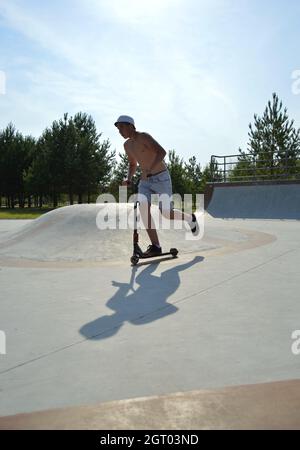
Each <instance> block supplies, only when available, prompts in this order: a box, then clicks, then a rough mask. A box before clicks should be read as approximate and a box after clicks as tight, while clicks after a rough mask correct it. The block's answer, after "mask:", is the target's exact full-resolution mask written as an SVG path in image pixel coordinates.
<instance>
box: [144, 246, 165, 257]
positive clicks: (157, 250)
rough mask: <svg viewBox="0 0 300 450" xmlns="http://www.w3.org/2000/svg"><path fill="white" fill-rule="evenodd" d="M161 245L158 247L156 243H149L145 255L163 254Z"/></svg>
mask: <svg viewBox="0 0 300 450" xmlns="http://www.w3.org/2000/svg"><path fill="white" fill-rule="evenodd" d="M161 253H162V251H161V247H158V246H157V245H155V244H152V245H149V246H148V248H147V250H146V251H145V252H144V255H145V256H159V255H161Z"/></svg>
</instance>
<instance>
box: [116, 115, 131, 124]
mask: <svg viewBox="0 0 300 450" xmlns="http://www.w3.org/2000/svg"><path fill="white" fill-rule="evenodd" d="M120 122H123V123H124V122H125V123H131V124H132V125H134V126H135V123H134V120H133V118H132V117H130V116H120V117H119V118H118V120H117V121H116V122H115V126H117V124H118V123H120Z"/></svg>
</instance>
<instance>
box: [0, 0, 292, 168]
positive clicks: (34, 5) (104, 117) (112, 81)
mask: <svg viewBox="0 0 300 450" xmlns="http://www.w3.org/2000/svg"><path fill="white" fill-rule="evenodd" d="M299 17H300V2H299V1H298V0H288V1H283V0H260V1H258V0H151V1H149V0H60V1H58V0H51V1H50V0H48V1H44V2H41V1H37V0H0V42H1V46H0V71H1V73H2V80H3V74H5V79H6V82H5V94H4V92H3V81H2V92H1V86H0V128H3V127H5V126H6V125H7V124H8V122H10V121H12V122H13V123H14V124H15V125H16V127H17V128H18V129H19V130H20V131H21V132H23V133H24V134H32V135H33V136H39V135H40V134H41V133H42V131H43V130H44V129H45V128H46V127H47V126H49V125H50V124H51V123H52V121H53V120H56V119H59V118H61V117H62V116H63V114H64V113H65V112H69V113H70V114H71V115H73V114H75V113H76V112H78V111H84V112H87V113H89V114H91V115H92V116H93V117H94V119H95V121H96V124H97V128H98V130H99V132H102V133H103V134H102V137H103V138H105V139H107V138H108V139H109V140H110V141H111V143H112V148H113V149H116V150H117V151H118V152H119V151H122V149H123V140H122V138H121V136H119V135H118V133H117V130H116V128H115V127H114V126H113V123H114V121H115V119H116V118H117V117H118V116H119V115H120V114H128V115H132V116H133V117H134V118H135V121H136V125H137V129H138V130H139V131H147V132H149V133H150V134H152V135H153V137H154V138H156V139H157V140H158V141H159V142H160V143H161V145H162V146H163V147H164V148H165V149H166V150H170V149H175V150H176V152H177V153H179V154H180V155H181V156H182V157H183V158H184V159H185V160H187V159H188V158H189V157H191V156H193V155H195V156H196V157H197V160H198V161H200V162H201V163H202V165H204V164H206V163H207V162H208V161H209V160H210V156H211V155H212V154H216V155H224V154H235V153H237V151H238V148H239V147H242V148H244V149H245V148H246V143H247V133H248V125H249V123H250V122H251V121H252V120H253V115H254V113H258V114H262V113H263V110H264V108H265V106H266V104H267V101H268V100H269V99H270V98H271V96H272V93H273V92H277V93H278V95H279V97H280V98H281V99H282V100H283V103H284V105H285V106H286V107H287V108H288V111H289V115H290V117H291V118H293V119H295V124H296V126H297V127H300V89H298V90H299V94H298V95H296V94H295V92H293V90H292V84H293V83H295V81H293V80H292V73H293V72H294V71H296V70H300V57H299V54H300V52H299V42H300V31H299V30H300V27H299ZM299 78H300V75H299ZM0 80H1V78H0ZM0 83H1V81H0ZM299 86H300V85H299ZM298 90H297V91H296V92H298ZM294 91H295V89H294Z"/></svg>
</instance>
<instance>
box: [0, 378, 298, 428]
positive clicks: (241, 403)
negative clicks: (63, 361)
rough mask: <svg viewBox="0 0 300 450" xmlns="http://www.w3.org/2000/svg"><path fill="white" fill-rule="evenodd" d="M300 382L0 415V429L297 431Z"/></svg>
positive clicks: (293, 381) (237, 387)
mask: <svg viewBox="0 0 300 450" xmlns="http://www.w3.org/2000/svg"><path fill="white" fill-rule="evenodd" d="M299 403H300V380H292V381H283V382H276V383H267V384H257V385H251V386H235V387H230V388H225V389H218V390H211V391H194V392H186V393H178V394H173V395H162V396H159V397H149V398H138V399H134V400H120V401H117V402H110V403H102V404H100V405H89V406H79V407H77V408H75V407H74V408H65V409H56V410H51V411H42V412H38V413H32V414H19V415H17V416H12V417H4V418H1V417H0V430H20V429H21V430H111V429H114V430H139V429H141V430H144V429H148V430H149V429H150V430H266V429H267V430H299V429H300V416H299Z"/></svg>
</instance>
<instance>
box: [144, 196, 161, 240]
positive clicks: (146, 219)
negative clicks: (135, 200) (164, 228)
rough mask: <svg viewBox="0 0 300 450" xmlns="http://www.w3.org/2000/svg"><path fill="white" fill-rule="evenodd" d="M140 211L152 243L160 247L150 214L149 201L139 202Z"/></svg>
mask: <svg viewBox="0 0 300 450" xmlns="http://www.w3.org/2000/svg"><path fill="white" fill-rule="evenodd" d="M140 212H141V217H142V221H143V224H144V225H145V227H146V231H147V233H148V236H149V239H150V241H151V243H152V244H153V245H156V246H157V247H160V244H159V239H158V235H157V231H156V228H155V225H154V221H153V218H152V216H151V203H149V202H141V203H140Z"/></svg>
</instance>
